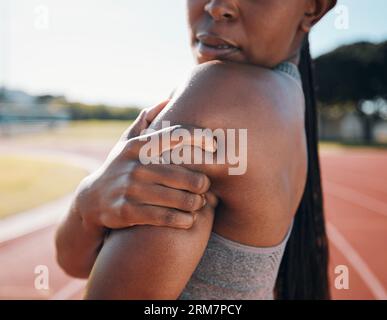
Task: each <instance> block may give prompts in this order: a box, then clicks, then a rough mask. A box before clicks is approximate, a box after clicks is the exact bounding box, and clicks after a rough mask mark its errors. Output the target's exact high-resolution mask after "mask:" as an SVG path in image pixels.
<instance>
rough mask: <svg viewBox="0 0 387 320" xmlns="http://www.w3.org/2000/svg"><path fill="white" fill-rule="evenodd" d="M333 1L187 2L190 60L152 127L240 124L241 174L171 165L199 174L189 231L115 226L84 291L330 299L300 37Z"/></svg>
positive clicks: (101, 295)
mask: <svg viewBox="0 0 387 320" xmlns="http://www.w3.org/2000/svg"><path fill="white" fill-rule="evenodd" d="M335 2H336V1H334V0H288V1H282V0H270V1H268V0H257V1H250V0H223V1H221V0H219V1H217V0H213V1H208V0H187V4H188V16H189V23H190V28H191V35H192V47H193V50H194V53H195V56H196V59H197V61H198V63H199V66H198V67H197V68H195V70H194V72H193V74H192V76H191V77H190V79H189V80H188V81H187V83H185V84H184V85H183V86H182V87H181V88H180V89H179V90H178V93H177V94H176V96H175V97H174V98H173V99H172V101H171V102H170V103H169V104H168V105H167V106H166V107H165V108H164V109H163V110H162V111H161V112H160V113H159V114H158V115H157V116H156V118H155V119H154V120H153V121H152V123H151V124H150V128H152V129H156V130H157V129H160V128H161V121H162V120H168V121H170V122H171V123H172V124H183V125H184V124H185V125H193V126H198V127H203V128H209V129H212V130H216V129H219V128H221V129H224V130H227V129H229V128H237V129H238V128H242V129H247V130H248V144H247V147H248V151H249V152H248V156H247V163H248V168H247V172H246V174H244V175H240V176H233V175H228V169H229V168H230V163H226V164H225V165H218V164H216V165H208V164H203V165H188V164H183V165H181V167H184V168H188V169H192V170H195V171H199V172H202V173H204V174H206V175H207V176H208V177H209V179H210V181H211V186H210V189H209V190H210V192H211V193H210V197H209V198H211V195H212V194H214V195H216V196H217V198H218V199H219V205H218V206H216V209H215V213H214V212H213V211H212V210H203V212H202V214H198V215H196V220H195V222H194V223H193V225H192V227H191V228H189V229H172V228H160V227H155V226H138V225H137V226H133V227H131V228H127V229H121V230H117V231H113V232H112V233H111V234H110V236H109V237H108V238H107V240H106V242H105V243H104V244H103V246H102V248H101V250H100V251H99V254H98V257H97V258H96V261H95V265H94V267H93V271H92V273H91V276H90V279H89V284H88V290H87V293H86V298H88V299H114V298H116V299H176V298H180V299H273V298H274V297H276V298H278V299H302V298H308V299H327V298H329V289H328V280H327V260H328V258H327V256H328V252H327V240H326V235H325V227H324V219H323V211H322V195H321V184H320V175H319V162H318V154H317V137H316V119H315V105H314V95H313V84H312V76H311V70H310V54H309V47H308V46H309V45H308V40H307V39H308V33H309V31H310V29H311V28H312V26H313V25H314V24H315V23H317V22H318V21H319V20H320V19H321V18H322V17H323V16H324V15H325V14H326V13H327V12H328V11H329V10H330V9H331V8H332V7H333V6H334V4H335ZM297 64H299V69H300V71H301V76H302V82H301V79H300V76H299V74H298V70H297V67H296V65H297ZM301 85H302V87H301ZM305 131H306V135H305ZM202 191H203V190H202ZM204 192H205V191H204ZM134 193H136V191H134ZM202 194H203V193H202ZM214 203H215V202H214ZM204 207H206V206H204ZM196 209H197V208H196ZM285 246H286V250H285ZM95 252H97V251H96V250H95V251H94V253H95ZM91 260H92V259H90V261H91ZM280 263H281V267H280V268H279V266H280ZM278 269H279V270H278ZM277 273H278V277H277ZM274 287H275V288H274ZM274 289H275V290H274Z"/></svg>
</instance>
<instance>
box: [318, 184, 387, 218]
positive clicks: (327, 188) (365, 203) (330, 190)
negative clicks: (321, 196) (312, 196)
mask: <svg viewBox="0 0 387 320" xmlns="http://www.w3.org/2000/svg"><path fill="white" fill-rule="evenodd" d="M323 187H324V193H327V194H329V195H331V196H334V197H338V198H341V199H343V200H346V201H348V202H352V203H353V204H356V205H357V206H359V207H362V208H365V209H367V210H371V211H373V212H376V213H379V214H381V215H383V216H385V217H387V203H385V202H383V201H380V200H377V199H374V198H372V197H369V196H367V195H364V194H362V193H360V192H358V191H356V190H353V189H352V188H348V187H345V186H342V185H340V184H337V183H334V182H329V181H326V180H325V182H324V183H323ZM386 188H387V186H386Z"/></svg>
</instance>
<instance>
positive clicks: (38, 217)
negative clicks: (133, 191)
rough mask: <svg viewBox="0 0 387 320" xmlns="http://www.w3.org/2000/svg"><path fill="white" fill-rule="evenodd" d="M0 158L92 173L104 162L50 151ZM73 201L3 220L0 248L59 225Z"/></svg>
mask: <svg viewBox="0 0 387 320" xmlns="http://www.w3.org/2000/svg"><path fill="white" fill-rule="evenodd" d="M0 151H1V152H0V154H1V155H21V156H33V157H36V158H41V159H44V160H53V161H57V162H61V163H67V164H71V165H73V166H77V167H80V168H83V169H85V170H87V171H88V172H92V171H94V170H96V169H97V168H98V167H99V166H100V164H101V161H99V160H96V159H95V158H91V157H86V156H80V155H78V154H73V153H69V152H62V151H47V150H39V149H37V150H24V151H20V150H7V151H4V150H0ZM72 197H73V193H71V194H69V195H66V196H64V197H62V198H60V199H59V200H55V201H52V202H49V203H46V204H44V205H42V206H40V207H37V208H34V209H31V210H27V211H24V212H20V213H17V214H15V215H12V216H10V217H8V218H4V219H1V220H0V244H1V243H2V242H6V241H9V240H13V239H16V238H19V237H22V236H24V235H27V234H29V233H32V232H34V231H38V230H40V229H44V228H46V227H48V226H50V225H53V224H55V223H57V222H59V221H60V219H61V218H62V217H63V216H64V215H65V214H66V212H67V210H68V208H69V206H70V204H71V200H72Z"/></svg>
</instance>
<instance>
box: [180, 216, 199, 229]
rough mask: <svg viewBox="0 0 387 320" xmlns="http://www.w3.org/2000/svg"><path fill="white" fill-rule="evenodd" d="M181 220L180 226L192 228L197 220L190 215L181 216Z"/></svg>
mask: <svg viewBox="0 0 387 320" xmlns="http://www.w3.org/2000/svg"><path fill="white" fill-rule="evenodd" d="M179 220H180V221H179V225H183V226H188V227H190V226H192V224H193V223H194V221H195V218H194V217H193V216H192V215H190V214H181V218H180V219H179Z"/></svg>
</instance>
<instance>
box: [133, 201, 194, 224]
mask: <svg viewBox="0 0 387 320" xmlns="http://www.w3.org/2000/svg"><path fill="white" fill-rule="evenodd" d="M136 208H137V210H135V213H133V214H132V216H131V218H130V220H131V221H135V225H154V226H166V227H174V228H182V229H188V228H190V227H192V225H193V223H194V217H193V215H192V214H191V213H186V212H183V211H179V210H177V209H174V208H166V207H160V206H153V205H147V204H142V205H138V206H137V207H136Z"/></svg>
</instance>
